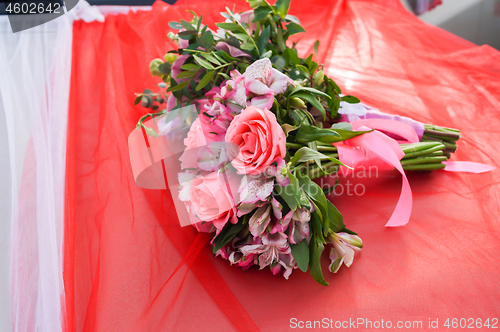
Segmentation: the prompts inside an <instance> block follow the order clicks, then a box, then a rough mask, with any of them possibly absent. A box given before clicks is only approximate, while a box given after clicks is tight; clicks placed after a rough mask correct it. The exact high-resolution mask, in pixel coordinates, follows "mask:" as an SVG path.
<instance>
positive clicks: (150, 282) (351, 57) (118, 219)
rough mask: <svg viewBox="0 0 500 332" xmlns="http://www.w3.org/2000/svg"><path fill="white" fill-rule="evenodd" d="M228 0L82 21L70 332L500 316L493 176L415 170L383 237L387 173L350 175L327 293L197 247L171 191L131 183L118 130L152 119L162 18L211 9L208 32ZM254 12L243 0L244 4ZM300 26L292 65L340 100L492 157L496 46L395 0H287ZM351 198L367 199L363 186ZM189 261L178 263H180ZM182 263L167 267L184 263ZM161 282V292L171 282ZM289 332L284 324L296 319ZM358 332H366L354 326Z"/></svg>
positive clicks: (473, 155)
mask: <svg viewBox="0 0 500 332" xmlns="http://www.w3.org/2000/svg"><path fill="white" fill-rule="evenodd" d="M232 3H233V1H218V2H211V1H210V2H204V1H179V2H178V4H176V5H174V6H169V5H166V4H164V3H161V2H158V3H156V4H155V5H154V8H153V10H152V11H151V12H137V13H129V14H128V15H118V16H108V17H107V18H106V22H104V23H99V22H93V23H83V22H76V23H75V26H74V44H73V72H72V82H71V84H72V85H71V96H70V109H69V120H68V145H67V175H66V206H65V209H66V218H65V243H64V248H65V249H64V254H65V257H64V280H65V291H66V307H65V308H64V322H65V328H66V330H68V331H83V330H85V331H173V330H175V331H197V330H203V331H212V330H213V331H234V330H240V331H256V330H262V331H282V330H288V329H290V326H291V325H290V320H291V319H292V318H296V319H297V320H302V321H307V320H311V321H314V320H316V321H318V320H322V319H323V318H326V319H327V320H328V321H329V319H332V320H333V322H335V321H345V320H347V321H348V320H349V319H351V320H356V319H357V318H364V319H365V320H366V319H368V320H371V321H372V322H373V321H380V320H382V319H383V320H384V321H388V320H389V321H391V322H392V324H393V325H395V324H396V323H397V322H398V321H407V320H408V321H422V324H423V330H425V329H427V327H428V322H429V319H431V320H433V321H434V320H436V319H437V318H439V324H440V327H442V324H443V323H444V322H445V321H446V318H454V317H455V318H462V317H463V318H470V317H472V318H481V319H483V320H486V319H487V318H490V320H491V318H493V317H497V318H498V315H499V313H500V312H499V309H498V308H500V289H499V288H498V284H499V282H500V259H499V258H498V255H497V253H498V251H499V249H500V241H499V240H500V227H499V226H500V221H499V219H498V215H499V212H500V211H499V205H498V201H499V194H498V192H499V190H498V189H499V185H498V183H499V181H500V178H499V175H498V171H493V172H490V173H486V174H479V175H471V174H458V173H446V172H435V173H430V174H409V180H410V184H411V186H412V189H413V193H414V207H413V214H412V217H411V220H410V223H409V224H408V225H407V226H405V227H402V228H397V229H386V228H384V227H383V225H384V224H385V222H386V221H387V219H388V218H389V216H390V214H391V212H392V209H393V208H394V206H395V204H396V202H397V199H398V197H399V190H400V188H401V178H400V176H398V174H397V173H394V174H392V173H391V174H379V175H378V178H376V179H373V178H372V179H363V178H349V179H342V181H341V184H343V185H344V186H345V188H346V189H347V185H348V183H347V181H350V183H351V186H354V185H356V184H363V185H364V186H365V187H364V188H365V191H364V194H363V195H360V196H358V195H355V194H354V195H348V194H347V192H345V193H344V195H340V196H335V197H330V198H331V199H333V200H334V202H335V204H336V205H337V206H338V208H339V209H340V211H341V212H342V213H343V214H344V218H345V221H346V224H347V225H348V227H349V228H351V229H354V230H356V231H357V232H358V233H359V235H360V236H361V237H362V238H363V240H364V243H365V248H364V249H363V250H362V252H361V254H360V255H358V256H357V257H356V258H355V261H354V264H353V265H352V266H351V267H350V268H342V269H341V270H340V272H339V273H338V274H336V275H331V274H329V273H328V272H326V271H327V263H328V262H327V260H326V257H325V262H324V263H325V264H324V270H325V272H326V278H327V280H328V281H329V282H330V286H329V287H324V286H321V285H319V284H316V283H315V282H314V280H313V279H312V278H311V277H310V276H309V275H308V274H304V273H302V272H300V271H298V270H296V271H295V272H294V273H293V274H292V276H291V278H290V280H288V281H286V280H285V279H283V278H282V277H280V276H273V275H272V274H271V273H270V272H269V271H258V270H257V269H250V270H249V271H246V272H244V271H242V270H241V269H239V268H236V267H230V266H229V264H228V262H227V261H224V260H222V259H217V258H214V257H212V255H211V252H210V248H209V247H208V245H204V244H205V243H206V241H207V238H206V236H204V235H197V234H196V233H195V232H194V231H193V230H192V229H191V228H189V227H184V228H181V227H179V225H178V221H177V217H176V214H175V211H174V207H173V203H172V200H171V198H170V197H169V195H168V194H167V191H165V190H145V189H141V188H139V187H137V186H136V185H135V183H134V181H133V177H132V171H131V166H130V162H129V156H128V147H127V137H128V134H129V133H130V131H131V130H133V129H134V128H135V123H136V122H137V120H138V118H139V117H140V116H141V115H143V114H144V113H145V110H144V109H142V108H141V107H139V106H133V99H134V92H140V91H142V90H143V89H144V88H147V87H154V86H155V85H156V83H158V81H157V80H155V79H153V78H151V76H150V75H149V73H148V64H149V62H150V61H151V60H152V59H153V58H156V57H162V56H163V54H164V53H165V52H166V51H168V50H169V49H171V48H172V47H173V45H172V44H169V42H168V39H167V37H166V35H167V33H168V31H170V28H169V27H168V22H169V21H171V20H178V19H180V18H184V19H185V18H188V19H189V18H190V14H189V13H187V12H185V9H193V10H195V11H196V12H197V13H198V14H203V17H204V20H205V21H206V22H207V23H209V24H210V25H211V26H212V27H213V22H215V21H216V20H217V21H220V19H221V18H220V16H219V12H220V11H223V10H224V6H228V7H232ZM246 9H247V7H246V5H245V3H244V2H243V1H237V5H236V10H238V11H243V10H246ZM291 14H293V15H296V16H298V17H299V18H300V19H301V21H302V23H303V25H304V27H305V28H306V30H307V31H308V32H307V34H305V35H304V36H303V37H301V41H300V44H299V46H300V51H301V53H302V54H305V53H306V52H312V50H313V44H314V42H315V40H316V39H319V40H320V52H319V54H318V55H317V60H318V61H320V62H322V63H323V64H324V65H325V67H326V68H327V72H328V74H329V75H330V76H331V77H332V78H334V79H335V80H336V81H337V83H339V85H340V86H341V87H342V88H343V90H344V92H345V93H352V94H355V95H356V96H359V97H360V98H361V99H362V101H364V102H365V103H367V104H369V105H372V106H375V107H378V108H380V109H381V110H382V111H386V112H389V113H398V114H402V115H407V116H410V117H413V118H414V119H416V120H420V121H423V122H426V123H435V124H438V125H446V126H451V127H456V128H460V129H461V130H462V133H463V136H464V138H463V139H462V140H461V141H460V146H459V150H458V152H457V153H456V154H455V156H454V157H453V158H454V160H474V161H479V162H485V163H489V164H492V165H495V166H498V164H499V161H500V159H499V157H498V153H497V152H496V150H497V147H496V144H497V142H498V141H499V138H500V116H499V110H500V53H499V52H498V51H495V50H493V49H491V48H489V47H488V46H481V47H478V46H476V45H473V44H471V43H469V42H466V41H464V40H462V39H460V38H458V37H456V36H454V35H451V34H449V33H447V32H445V31H442V30H440V29H438V28H434V27H431V26H428V25H426V24H424V23H422V22H420V21H419V20H418V19H417V18H415V17H414V16H413V15H411V14H410V13H408V12H406V11H405V10H404V9H403V8H402V6H401V5H400V4H399V1H396V0H394V1H382V0H380V1H361V0H359V1H355V0H345V1H340V0H339V1H326V0H325V1H321V0H315V1H307V2H306V1H303V2H299V1H295V2H293V3H292V7H291ZM358 193H359V191H358ZM183 258H184V261H183ZM181 262H182V263H185V264H183V265H181V266H180V268H179V269H178V271H177V272H176V273H175V274H174V275H173V277H172V278H170V277H171V275H172V273H173V272H174V271H175V270H176V269H177V267H178V266H179V263H181ZM167 281H168V282H167ZM292 326H293V324H292ZM359 330H370V328H369V325H368V326H365V325H360V326H359Z"/></svg>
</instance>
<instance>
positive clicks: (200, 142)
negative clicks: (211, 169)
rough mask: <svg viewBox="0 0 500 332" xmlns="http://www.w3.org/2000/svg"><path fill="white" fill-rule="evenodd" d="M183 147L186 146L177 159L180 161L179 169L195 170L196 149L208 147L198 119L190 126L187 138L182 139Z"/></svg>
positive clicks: (196, 165) (196, 160) (196, 162)
mask: <svg viewBox="0 0 500 332" xmlns="http://www.w3.org/2000/svg"><path fill="white" fill-rule="evenodd" d="M184 145H185V146H186V150H185V151H184V153H183V154H182V156H181V157H180V158H179V160H180V161H181V167H182V168H183V169H186V168H197V167H198V150H199V149H198V148H201V147H203V146H207V145H208V143H207V138H206V137H205V135H204V134H203V129H202V127H201V124H200V119H199V118H197V119H196V120H194V122H193V123H192V124H191V129H190V130H189V132H188V135H187V137H186V138H185V139H184Z"/></svg>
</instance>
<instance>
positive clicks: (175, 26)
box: [168, 21, 182, 30]
mask: <svg viewBox="0 0 500 332" xmlns="http://www.w3.org/2000/svg"><path fill="white" fill-rule="evenodd" d="M168 26H169V27H171V28H172V29H175V30H180V29H182V25H181V24H180V23H179V22H174V21H172V22H168Z"/></svg>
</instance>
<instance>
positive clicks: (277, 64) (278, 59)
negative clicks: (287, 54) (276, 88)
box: [271, 55, 286, 71]
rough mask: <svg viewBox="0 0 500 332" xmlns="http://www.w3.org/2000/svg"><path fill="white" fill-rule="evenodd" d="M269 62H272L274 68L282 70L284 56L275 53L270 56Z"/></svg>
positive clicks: (284, 61)
mask: <svg viewBox="0 0 500 332" xmlns="http://www.w3.org/2000/svg"><path fill="white" fill-rule="evenodd" d="M271 62H272V63H273V64H274V66H275V67H276V68H278V70H280V71H281V70H283V68H285V66H286V60H285V58H283V57H282V56H280V55H275V56H273V57H272V58H271Z"/></svg>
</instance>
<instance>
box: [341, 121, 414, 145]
mask: <svg viewBox="0 0 500 332" xmlns="http://www.w3.org/2000/svg"><path fill="white" fill-rule="evenodd" d="M351 125H352V127H353V129H354V130H358V128H359V127H361V126H365V127H368V128H372V129H377V130H378V131H381V132H382V133H384V134H386V135H387V136H389V137H391V138H393V139H395V140H396V141H398V142H399V143H417V142H420V138H419V137H418V135H417V132H416V131H415V129H414V128H413V127H412V126H410V125H409V124H407V123H404V122H400V121H394V120H387V119H361V120H355V121H353V122H351Z"/></svg>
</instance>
